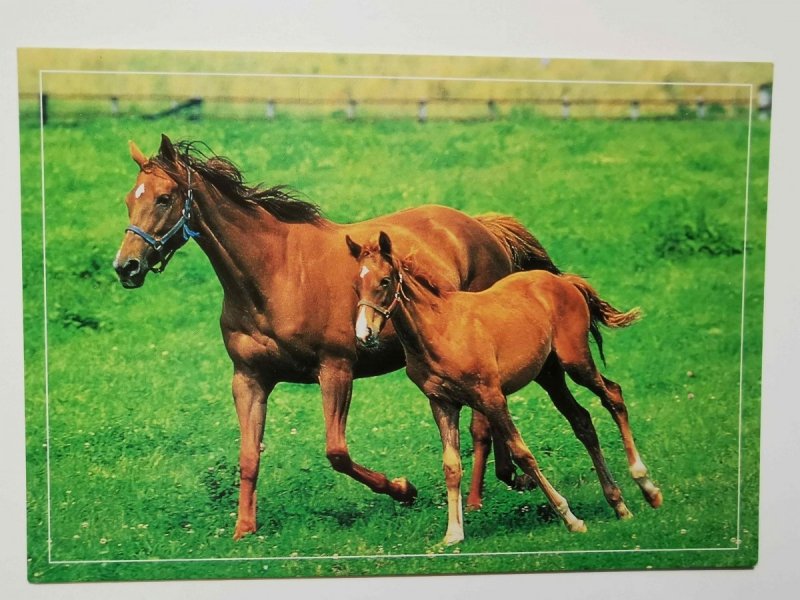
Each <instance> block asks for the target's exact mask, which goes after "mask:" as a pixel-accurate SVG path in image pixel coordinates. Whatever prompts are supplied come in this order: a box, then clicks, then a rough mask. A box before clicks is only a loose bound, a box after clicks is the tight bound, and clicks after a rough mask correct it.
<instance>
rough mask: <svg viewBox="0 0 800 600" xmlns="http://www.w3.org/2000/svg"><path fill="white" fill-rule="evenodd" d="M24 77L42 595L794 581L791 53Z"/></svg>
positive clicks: (295, 60) (310, 56)
mask: <svg viewBox="0 0 800 600" xmlns="http://www.w3.org/2000/svg"><path fill="white" fill-rule="evenodd" d="M17 60H18V77H19V136H20V151H19V158H20V180H21V231H22V296H23V312H24V315H23V329H24V369H25V380H24V387H25V453H26V465H25V478H26V510H27V525H26V526H27V558H28V563H27V568H28V572H27V576H28V580H29V581H30V582H32V583H61V582H71V583H74V582H99V581H147V580H196V579H205V580H208V579H272V578H318V577H375V576H396V575H451V574H459V575H467V574H505V573H538V572H573V571H616V570H636V571H640V570H642V571H644V570H665V569H707V568H740V569H741V568H745V569H749V568H752V567H754V566H755V565H756V563H757V562H758V559H759V493H760V489H759V482H760V468H759V464H760V462H759V457H760V452H761V449H760V440H761V395H762V334H763V318H764V282H765V248H766V213H767V184H768V167H769V158H770V133H771V119H772V100H773V96H772V89H773V65H772V64H771V63H766V62H710V61H696V62H693V61H688V60H638V59H631V60H599V59H592V60H590V59H581V58H575V59H567V58H549V57H541V58H502V57H496V56H485V57H480V56H470V57H459V56H433V55H429V56H423V55H410V54H409V55H401V54H345V53H321V52H319V53H288V52H287V53H274V52H223V51H215V50H207V51H197V50H193V51H177V50H142V49H131V50H123V49H76V48H73V49H57V48H34V47H30V48H20V49H19V50H18V53H17Z"/></svg>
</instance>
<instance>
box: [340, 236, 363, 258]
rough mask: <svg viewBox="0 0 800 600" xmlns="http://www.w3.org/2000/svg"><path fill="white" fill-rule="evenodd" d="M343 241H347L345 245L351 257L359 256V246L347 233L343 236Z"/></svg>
mask: <svg viewBox="0 0 800 600" xmlns="http://www.w3.org/2000/svg"><path fill="white" fill-rule="evenodd" d="M344 241H346V242H347V247H348V248H350V254H352V255H353V258H358V257H359V256H361V246H359V245H358V244H356V243H355V242H354V241H353V239H352V238H351V237H350V236H349V235H346V236H344Z"/></svg>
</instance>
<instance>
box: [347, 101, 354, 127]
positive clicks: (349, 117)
mask: <svg viewBox="0 0 800 600" xmlns="http://www.w3.org/2000/svg"><path fill="white" fill-rule="evenodd" d="M355 118H356V101H355V100H353V99H352V98H350V100H348V101H347V120H348V121H354V120H355Z"/></svg>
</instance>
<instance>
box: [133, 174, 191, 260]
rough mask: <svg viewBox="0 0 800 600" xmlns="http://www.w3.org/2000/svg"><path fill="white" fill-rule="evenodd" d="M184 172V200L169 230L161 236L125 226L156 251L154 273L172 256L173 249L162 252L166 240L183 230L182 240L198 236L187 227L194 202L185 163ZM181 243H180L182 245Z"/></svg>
mask: <svg viewBox="0 0 800 600" xmlns="http://www.w3.org/2000/svg"><path fill="white" fill-rule="evenodd" d="M186 173H187V175H188V190H187V192H186V200H185V201H184V203H183V209H182V210H181V216H180V218H179V219H178V221H177V222H176V223H175V224H174V225H173V226H172V227H170V228H169V231H167V233H165V234H164V235H162V236H161V237H157V236H154V235H151V234H149V233H147V232H146V231H144V230H143V229H141V228H140V227H137V226H136V225H128V226H127V227H126V228H125V231H130V232H131V233H133V234H136V235H138V236H139V237H140V238H142V239H143V240H144V241H145V242H147V244H148V245H149V246H150V247H151V248H153V250H155V251H156V252H158V259H159V262H158V263H157V264H158V266H155V265H154V266H152V267H151V270H152V271H153V272H154V273H161V272H162V271H163V270H164V269H165V268H166V267H167V263H168V262H169V260H170V259H171V258H172V255H173V254H175V250H177V248H175V249H173V250H169V251H167V252H164V246H166V244H167V242H169V241H170V240H171V239H172V238H173V237H175V235H176V234H177V233H178V232H179V231H182V232H183V242H184V243H186V242H187V241H189V238H198V237H200V232H199V231H195V230H193V229H192V228H191V227H189V219H190V218H191V216H192V203H193V202H194V197H193V195H192V194H193V190H192V169H191V168H190V167H189V166H188V165H186ZM182 245H183V244H181V246H182Z"/></svg>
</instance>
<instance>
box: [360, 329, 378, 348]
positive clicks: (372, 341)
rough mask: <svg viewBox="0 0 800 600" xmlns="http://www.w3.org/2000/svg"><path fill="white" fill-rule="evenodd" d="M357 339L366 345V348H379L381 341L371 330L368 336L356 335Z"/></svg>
mask: <svg viewBox="0 0 800 600" xmlns="http://www.w3.org/2000/svg"><path fill="white" fill-rule="evenodd" d="M356 341H357V342H358V343H359V344H360V345H362V346H364V348H377V346H378V344H379V341H378V336H377V334H375V332H374V331H372V330H370V331H369V333H368V334H367V336H366V337H364V338H360V337H358V336H356Z"/></svg>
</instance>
